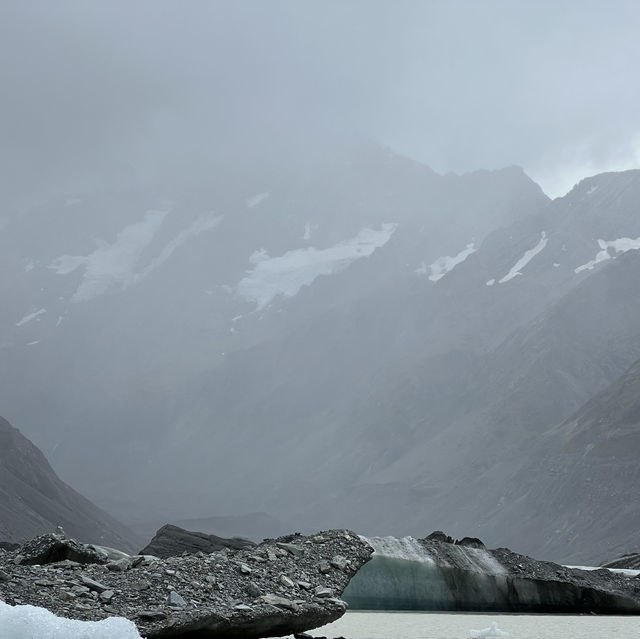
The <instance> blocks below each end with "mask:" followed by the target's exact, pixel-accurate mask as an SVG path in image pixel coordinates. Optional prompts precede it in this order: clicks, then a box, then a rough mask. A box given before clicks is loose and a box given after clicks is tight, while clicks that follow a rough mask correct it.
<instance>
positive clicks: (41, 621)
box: [0, 601, 141, 639]
mask: <svg viewBox="0 0 640 639" xmlns="http://www.w3.org/2000/svg"><path fill="white" fill-rule="evenodd" d="M0 637H7V639H9V638H10V639H114V637H117V638H118V639H141V637H140V634H139V633H138V630H137V629H136V626H135V624H134V623H133V622H132V621H129V620H128V619H124V618H123V617H110V618H108V619H103V620H102V621H78V620H75V619H63V618H62V617H56V616H55V615H54V614H53V613H52V612H49V611H48V610H45V609H44V608H36V607H35V606H9V605H7V604H6V603H4V602H3V601H0Z"/></svg>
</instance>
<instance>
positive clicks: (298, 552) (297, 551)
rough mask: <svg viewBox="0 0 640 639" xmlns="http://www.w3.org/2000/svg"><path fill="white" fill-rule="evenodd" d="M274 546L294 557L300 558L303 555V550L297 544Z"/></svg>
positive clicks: (279, 543) (280, 543)
mask: <svg viewBox="0 0 640 639" xmlns="http://www.w3.org/2000/svg"><path fill="white" fill-rule="evenodd" d="M276 545H277V546H278V548H281V549H282V550H286V551H287V552H288V553H291V554H292V555H293V556H294V557H302V555H304V548H303V547H302V546H298V545H297V544H289V543H285V542H278V543H277V544H276Z"/></svg>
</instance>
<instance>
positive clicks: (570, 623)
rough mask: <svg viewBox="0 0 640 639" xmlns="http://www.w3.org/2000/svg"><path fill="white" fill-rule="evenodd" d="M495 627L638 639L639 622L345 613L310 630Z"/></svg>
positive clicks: (440, 634)
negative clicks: (493, 624) (336, 619)
mask: <svg viewBox="0 0 640 639" xmlns="http://www.w3.org/2000/svg"><path fill="white" fill-rule="evenodd" d="M494 621H495V622H496V623H497V626H498V628H499V629H500V630H502V631H505V632H508V633H509V636H508V638H507V639H639V638H640V617H633V616H628V617H622V616H620V617H618V616H593V615H516V614H511V615H510V614H486V615H479V614H472V613H437V612H348V613H346V614H345V615H344V616H343V617H342V618H341V619H338V621H336V622H334V623H332V624H329V625H327V626H323V627H322V628H316V629H315V630H312V631H310V633H309V634H311V635H313V636H327V637H340V636H342V637H346V639H468V638H469V637H472V636H473V635H472V633H471V630H472V629H473V630H482V629H484V628H488V627H490V626H491V623H492V622H494Z"/></svg>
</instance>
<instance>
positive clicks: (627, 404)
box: [489, 361, 640, 568]
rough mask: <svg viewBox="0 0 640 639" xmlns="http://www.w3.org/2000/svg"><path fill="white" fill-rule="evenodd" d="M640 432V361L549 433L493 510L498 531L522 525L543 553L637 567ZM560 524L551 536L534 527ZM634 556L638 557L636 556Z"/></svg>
mask: <svg viewBox="0 0 640 639" xmlns="http://www.w3.org/2000/svg"><path fill="white" fill-rule="evenodd" d="M639 428H640V362H638V361H637V362H635V363H634V364H633V365H632V366H631V367H630V368H629V369H628V370H627V371H626V372H625V373H624V374H623V375H622V376H621V377H619V378H618V379H617V380H616V381H615V382H613V383H612V384H611V385H610V386H608V387H607V388H606V389H605V390H603V391H602V392H600V393H598V394H597V395H595V397H593V398H592V399H590V400H589V401H588V402H586V403H585V405H584V406H583V407H581V408H580V409H579V410H578V411H577V412H576V413H575V414H574V415H572V416H571V417H569V418H568V419H567V420H565V421H564V422H562V423H561V424H559V425H558V426H556V427H554V428H551V429H549V430H548V431H547V432H545V433H544V434H543V435H542V437H541V439H540V441H539V443H538V445H537V447H536V450H535V451H534V454H532V455H531V460H530V461H528V463H526V464H525V465H524V466H523V468H522V469H520V470H519V471H518V472H517V473H516V474H515V476H514V477H513V478H512V481H511V482H509V483H510V488H509V489H508V491H506V498H505V499H504V501H503V503H502V504H501V507H500V509H497V510H496V511H494V512H492V513H491V516H490V518H489V520H490V522H491V523H490V526H491V527H492V528H493V529H494V530H495V528H499V527H500V526H503V525H506V523H507V522H508V521H512V520H522V521H523V522H525V523H526V525H523V527H522V535H523V536H524V538H525V540H526V543H527V544H528V545H530V546H533V545H537V547H538V548H539V549H540V551H541V552H543V553H544V554H545V555H560V554H561V553H562V554H563V556H565V557H566V558H567V560H579V561H585V560H586V561H589V562H591V563H592V564H593V565H600V564H601V563H602V562H603V561H605V560H608V561H609V563H607V564H606V565H607V566H610V567H621V568H635V567H636V564H637V561H636V562H635V563H634V562H633V561H632V560H631V559H629V558H627V560H624V559H623V560H621V561H620V562H616V561H613V562H612V561H611V559H612V558H613V557H617V556H619V555H621V554H624V553H629V552H631V551H637V549H638V547H639V544H638V534H637V526H638V519H637V509H636V507H635V502H636V497H635V496H636V495H637V494H638V491H639V490H640V470H639V469H638V463H637V460H638V455H640V447H639V442H640V439H639ZM550 519H551V520H552V521H554V523H555V526H554V527H553V528H552V529H550V528H549V527H548V526H547V528H546V531H547V533H546V535H540V534H539V533H537V534H536V533H534V532H533V531H534V530H535V529H536V526H542V525H543V522H546V521H549V520H550ZM630 557H633V555H630Z"/></svg>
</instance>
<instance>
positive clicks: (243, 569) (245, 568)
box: [239, 564, 253, 575]
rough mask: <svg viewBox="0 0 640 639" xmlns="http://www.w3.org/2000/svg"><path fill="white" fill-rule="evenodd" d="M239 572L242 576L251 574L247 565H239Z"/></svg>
mask: <svg viewBox="0 0 640 639" xmlns="http://www.w3.org/2000/svg"><path fill="white" fill-rule="evenodd" d="M239 570H240V572H241V573H242V574H243V575H250V574H251V573H252V572H253V571H252V570H251V568H249V566H247V564H240V566H239Z"/></svg>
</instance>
